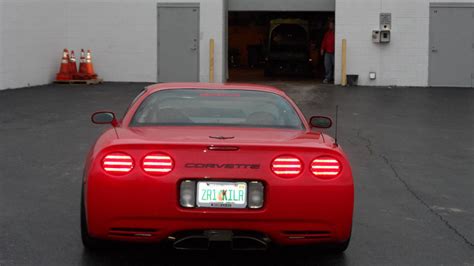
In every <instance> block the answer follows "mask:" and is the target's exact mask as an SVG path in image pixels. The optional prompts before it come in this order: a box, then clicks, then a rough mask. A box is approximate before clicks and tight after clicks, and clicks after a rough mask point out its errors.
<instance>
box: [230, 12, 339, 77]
mask: <svg viewBox="0 0 474 266" xmlns="http://www.w3.org/2000/svg"><path fill="white" fill-rule="evenodd" d="M333 19H334V12H229V20H228V35H229V36H228V66H229V80H230V81H232V82H238V81H265V80H299V79H300V80H301V79H304V80H315V81H321V80H322V78H323V76H324V62H323V60H322V57H321V55H320V48H321V42H322V39H323V37H324V33H325V31H326V28H327V24H328V22H329V21H330V20H333ZM275 61H278V63H276V62H275ZM269 65H271V66H272V67H273V69H271V68H269V67H268V66H269ZM275 68H276V69H275Z"/></svg>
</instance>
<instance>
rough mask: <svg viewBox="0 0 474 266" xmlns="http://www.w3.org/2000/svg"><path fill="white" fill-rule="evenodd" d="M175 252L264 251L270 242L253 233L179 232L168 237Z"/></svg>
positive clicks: (222, 231) (221, 231)
mask: <svg viewBox="0 0 474 266" xmlns="http://www.w3.org/2000/svg"><path fill="white" fill-rule="evenodd" d="M168 240H170V241H172V245H173V247H174V248H175V249H177V250H210V249H212V250H215V249H217V250H236V251H265V250H267V249H268V248H269V244H270V242H271V240H270V238H269V237H267V236H266V235H263V234H260V233H255V232H234V231H230V230H207V231H200V232H196V231H194V232H181V233H178V234H177V235H172V236H169V237H168Z"/></svg>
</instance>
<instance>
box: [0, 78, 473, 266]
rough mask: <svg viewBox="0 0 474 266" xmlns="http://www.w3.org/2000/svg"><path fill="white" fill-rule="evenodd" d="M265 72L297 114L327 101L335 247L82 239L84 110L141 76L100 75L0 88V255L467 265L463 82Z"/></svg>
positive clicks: (467, 141)
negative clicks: (345, 167) (91, 244)
mask: <svg viewBox="0 0 474 266" xmlns="http://www.w3.org/2000/svg"><path fill="white" fill-rule="evenodd" d="M270 84H271V85H275V86H277V87H280V88H282V89H284V90H285V91H286V92H287V93H288V94H289V95H290V96H291V97H292V98H293V99H294V100H295V101H296V103H297V104H298V105H299V106H300V108H301V109H302V110H303V112H304V113H305V115H307V116H311V115H330V116H334V112H335V106H336V105H339V121H338V124H339V142H340V143H341V145H342V147H343V148H344V150H345V151H346V153H347V154H348V156H349V159H350V161H351V165H352V168H353V173H354V178H355V192H356V194H355V213H354V225H353V234H352V242H351V245H350V247H349V249H348V250H347V251H346V252H345V254H343V255H328V254H324V253H322V252H318V251H315V250H304V251H302V250H294V249H284V250H271V251H269V252H263V253H232V252H223V253H219V252H211V253H202V252H201V253H196V252H174V251H170V250H168V249H163V248H160V247H156V246H138V247H125V248H120V249H116V250H110V251H106V252H100V253H91V252H87V251H86V250H84V249H83V247H82V244H81V240H80V230H79V206H80V205H79V204H80V190H81V178H82V168H83V162H84V158H85V156H86V153H87V151H88V149H89V147H90V145H91V144H92V143H93V141H94V139H95V138H97V136H98V135H99V134H100V132H101V131H102V130H104V127H103V126H97V125H92V124H91V123H90V115H91V114H92V113H93V112H94V111H97V110H111V111H115V112H117V113H118V114H119V115H121V114H123V112H124V111H125V110H126V108H127V107H128V105H129V103H130V102H131V100H132V99H133V98H134V97H135V96H136V95H137V94H138V93H139V91H140V90H141V89H142V88H143V87H144V86H145V85H146V84H144V83H105V84H102V85H97V86H81V85H76V86H68V85H47V86H38V87H30V88H24V89H17V90H5V91H0V265H226V266H231V265H474V90H473V89H461V88H390V87H351V88H342V87H338V86H331V85H316V84H312V83H311V82H289V83H288V82H279V81H274V82H271V83H270ZM333 132H334V130H333V129H331V130H329V131H328V133H330V134H333Z"/></svg>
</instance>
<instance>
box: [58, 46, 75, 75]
mask: <svg viewBox="0 0 474 266" xmlns="http://www.w3.org/2000/svg"><path fill="white" fill-rule="evenodd" d="M71 78H72V76H71V72H70V66H69V51H68V50H67V49H64V51H63V57H62V59H61V67H60V69H59V73H57V74H56V80H71Z"/></svg>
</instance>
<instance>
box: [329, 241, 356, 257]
mask: <svg viewBox="0 0 474 266" xmlns="http://www.w3.org/2000/svg"><path fill="white" fill-rule="evenodd" d="M350 242H351V238H349V239H347V241H344V242H342V243H338V244H332V245H330V246H329V247H328V249H327V250H328V251H329V252H330V253H332V254H340V253H343V252H344V251H346V250H347V248H348V247H349V243H350Z"/></svg>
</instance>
